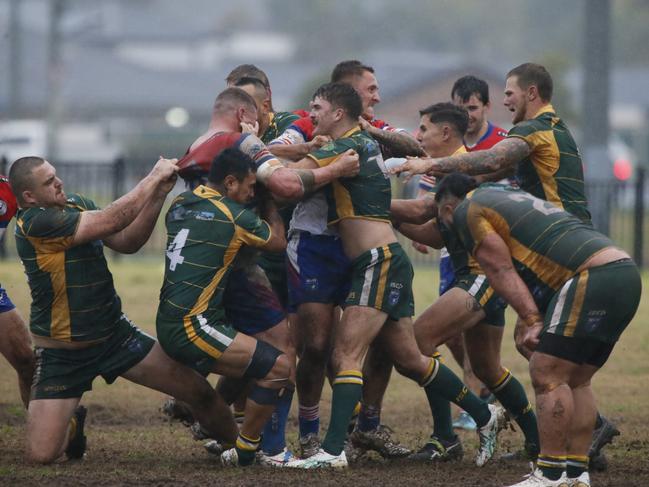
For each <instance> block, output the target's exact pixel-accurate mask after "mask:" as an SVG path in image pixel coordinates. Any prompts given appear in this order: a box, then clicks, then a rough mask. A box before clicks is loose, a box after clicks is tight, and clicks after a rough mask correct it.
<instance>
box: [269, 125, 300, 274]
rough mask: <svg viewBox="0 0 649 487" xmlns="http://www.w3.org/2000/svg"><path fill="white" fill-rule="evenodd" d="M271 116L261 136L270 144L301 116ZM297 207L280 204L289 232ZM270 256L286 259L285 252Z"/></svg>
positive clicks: (291, 204) (270, 254) (285, 226)
mask: <svg viewBox="0 0 649 487" xmlns="http://www.w3.org/2000/svg"><path fill="white" fill-rule="evenodd" d="M269 116H270V125H269V126H268V128H267V129H266V130H265V131H264V133H263V135H262V136H261V137H260V139H261V141H262V142H263V143H264V144H269V143H270V142H271V141H273V140H275V139H276V138H277V137H279V136H280V135H282V134H283V133H284V131H285V130H286V129H287V128H289V127H290V126H291V124H292V123H293V122H295V121H296V120H297V119H299V118H300V117H299V116H298V115H296V114H295V113H291V112H273V113H270V114H269ZM294 209H295V203H288V204H285V205H282V206H280V207H279V208H278V209H277V212H278V213H279V216H280V217H281V218H282V221H283V222H284V228H286V231H287V232H288V226H289V224H290V222H291V217H292V216H293V210H294ZM267 254H268V256H267V257H268V258H270V259H272V260H279V259H281V260H282V262H283V261H284V254H283V253H278V252H274V253H271V252H267Z"/></svg>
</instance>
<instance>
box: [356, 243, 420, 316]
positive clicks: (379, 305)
mask: <svg viewBox="0 0 649 487" xmlns="http://www.w3.org/2000/svg"><path fill="white" fill-rule="evenodd" d="M413 276H414V271H413V269H412V264H411V263H410V259H408V256H407V255H406V253H405V252H404V251H403V249H402V248H401V245H399V244H398V243H391V244H388V245H386V246H384V247H377V248H374V249H371V250H368V251H367V252H364V253H363V254H361V255H359V256H358V257H356V259H354V260H353V261H352V273H351V290H350V292H349V294H348V295H347V299H346V300H345V306H368V307H370V308H375V309H378V310H380V311H383V312H385V313H387V315H388V317H389V318H390V319H391V320H394V321H398V320H399V319H400V318H405V317H411V316H413V315H414V314H415V300H414V296H413V295H412V279H413Z"/></svg>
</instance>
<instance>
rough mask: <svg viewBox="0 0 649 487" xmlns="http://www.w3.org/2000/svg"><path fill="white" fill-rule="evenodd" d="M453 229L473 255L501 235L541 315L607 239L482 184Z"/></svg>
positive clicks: (543, 206) (548, 207)
mask: <svg viewBox="0 0 649 487" xmlns="http://www.w3.org/2000/svg"><path fill="white" fill-rule="evenodd" d="M453 228H454V229H455V232H456V234H457V235H458V237H459V239H460V241H461V242H462V244H463V245H464V247H465V248H466V249H467V250H469V251H470V252H471V253H474V252H475V249H476V248H477V247H478V246H479V245H480V243H481V242H482V241H483V240H484V238H485V237H486V236H487V235H489V234H491V233H497V234H498V235H499V236H500V237H501V238H502V239H503V241H504V242H505V244H506V245H507V247H509V251H510V253H511V255H512V259H513V262H514V265H515V267H516V270H517V272H518V273H519V275H520V276H521V278H522V279H523V281H524V282H525V284H526V285H527V287H528V288H529V290H530V292H531V294H532V296H533V297H534V300H535V301H536V303H537V305H538V306H539V309H540V310H541V311H543V310H544V309H545V307H546V306H547V304H548V301H549V299H550V298H551V297H552V295H553V294H554V293H555V292H556V291H557V290H558V289H559V288H560V287H561V286H562V285H563V284H564V283H565V282H566V281H568V280H569V279H570V278H571V277H573V276H574V274H575V273H576V271H577V269H578V268H579V267H580V266H581V265H582V264H583V263H584V262H586V261H587V260H588V259H589V258H590V257H592V256H593V255H595V254H596V253H597V252H599V251H600V250H602V249H604V248H606V247H610V246H613V245H614V244H613V242H612V241H611V240H610V239H609V238H608V237H606V236H604V235H602V234H601V233H599V232H597V231H595V230H594V229H593V228H592V227H591V226H590V225H589V224H587V223H584V222H582V221H581V220H579V219H578V218H576V217H575V216H573V215H571V214H570V213H568V212H566V211H564V210H562V209H561V208H559V207H557V206H554V205H552V204H550V203H548V202H547V201H544V200H542V199H539V198H536V197H534V196H532V195H531V194H529V193H526V192H524V191H520V190H515V189H512V188H508V187H504V186H495V185H494V186H492V185H482V186H480V187H479V188H478V189H476V190H475V191H473V192H471V193H469V194H468V195H467V198H466V199H465V200H464V201H463V202H462V203H461V204H459V205H458V207H457V208H456V209H455V212H454V214H453Z"/></svg>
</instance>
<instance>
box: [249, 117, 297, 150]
mask: <svg viewBox="0 0 649 487" xmlns="http://www.w3.org/2000/svg"><path fill="white" fill-rule="evenodd" d="M269 116H270V125H268V128H266V130H265V131H264V133H263V134H262V135H261V137H259V138H260V139H261V141H262V142H263V143H264V144H269V143H270V142H271V141H273V140H275V139H276V138H277V137H279V136H280V135H282V134H283V133H284V131H285V130H286V129H287V128H289V127H290V126H291V124H292V123H293V122H295V121H296V120H297V119H299V118H300V117H299V116H298V115H296V114H295V113H291V112H273V113H270V114H269Z"/></svg>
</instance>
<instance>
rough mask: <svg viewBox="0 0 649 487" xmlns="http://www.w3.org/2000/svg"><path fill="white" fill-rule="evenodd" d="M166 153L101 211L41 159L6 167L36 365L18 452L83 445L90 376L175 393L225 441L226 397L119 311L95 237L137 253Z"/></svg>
mask: <svg viewBox="0 0 649 487" xmlns="http://www.w3.org/2000/svg"><path fill="white" fill-rule="evenodd" d="M176 171H177V167H176V164H175V161H174V160H167V159H160V160H159V161H158V162H157V163H156V165H155V167H154V168H153V170H152V171H151V172H150V173H149V175H148V176H146V177H145V178H144V179H142V180H141V181H140V182H139V183H138V184H137V186H136V187H135V188H133V190H131V191H130V192H129V193H127V194H126V195H124V196H122V197H121V198H119V199H118V200H116V201H115V202H113V203H112V204H110V205H109V206H108V207H106V208H105V209H103V210H99V209H97V207H96V206H95V204H94V203H93V202H92V201H90V200H89V199H87V198H84V197H82V196H80V195H71V196H69V197H68V196H66V194H65V193H64V191H63V183H62V181H61V180H60V179H59V178H58V177H57V175H56V170H55V169H54V167H53V166H52V165H51V164H50V163H49V162H47V161H46V160H44V159H42V158H40V157H24V158H21V159H18V160H17V161H16V162H14V163H13V165H12V166H11V171H10V173H9V181H10V183H11V187H12V189H13V192H14V194H15V195H16V198H17V199H18V203H19V205H20V210H19V211H18V214H17V223H16V247H17V249H18V255H19V256H20V258H21V260H22V262H23V265H24V266H25V272H26V274H27V277H28V281H29V287H30V289H31V294H32V297H33V301H32V306H31V315H30V320H29V325H30V329H31V333H32V335H33V337H34V344H35V346H36V373H35V374H34V380H33V383H32V391H31V401H30V403H29V408H28V413H27V458H28V460H30V461H34V462H39V463H49V462H52V461H54V460H56V459H57V458H59V457H60V456H61V455H63V453H64V452H65V453H66V454H67V456H68V457H69V458H81V457H82V456H83V454H84V451H85V447H86V437H85V435H84V433H83V429H84V428H83V426H84V421H85V416H86V410H85V408H82V407H80V408H77V406H78V404H79V401H80V399H81V396H82V395H83V393H84V392H86V391H89V390H91V389H92V382H93V380H94V379H95V378H96V377H97V376H98V375H101V376H103V377H104V379H105V380H106V382H108V383H112V382H113V381H114V380H115V379H116V378H117V377H118V376H121V377H124V378H126V379H128V380H130V381H132V382H135V383H138V384H142V385H145V386H147V387H151V388H152V389H156V390H158V391H161V392H164V393H167V394H172V395H174V396H176V397H179V398H182V400H183V401H185V402H187V403H188V404H189V405H190V407H191V408H192V410H193V413H194V414H195V415H196V416H197V417H198V418H200V421H201V422H202V423H203V425H204V427H205V428H206V429H207V430H210V431H211V432H212V433H213V434H215V435H217V436H218V437H219V438H222V439H223V441H228V440H229V441H234V439H235V438H236V425H235V423H234V420H233V418H232V414H231V413H230V411H229V409H228V407H227V405H226V404H225V402H224V401H223V400H222V399H221V398H220V396H218V395H217V394H216V393H215V392H214V390H213V389H212V388H211V387H210V385H209V383H208V382H207V381H206V380H205V379H204V378H203V377H201V376H200V374H198V373H196V372H195V371H193V370H191V369H190V368H188V367H182V366H179V365H178V364H177V363H176V362H174V361H173V360H171V359H170V358H169V357H168V356H167V355H165V353H164V352H163V351H162V349H161V348H160V345H158V343H157V342H156V341H155V340H154V339H153V338H151V337H150V336H148V335H146V334H144V333H142V332H141V331H140V330H139V329H138V328H136V327H135V326H134V325H133V324H132V323H131V322H130V321H129V319H128V318H127V317H126V315H125V314H124V313H123V312H122V307H121V301H120V298H119V296H118V295H117V293H116V292H115V288H114V287H113V278H112V275H111V273H110V271H109V270H108V264H107V262H106V259H105V258H104V250H103V249H104V245H106V246H108V247H110V248H111V249H113V250H116V251H117V252H122V253H133V252H136V251H137V250H138V249H139V248H140V247H141V246H142V245H143V244H144V243H145V242H146V241H147V240H148V238H149V236H150V234H151V231H152V230H153V227H154V225H155V222H156V219H157V217H158V214H159V213H160V208H161V207H162V204H163V202H164V200H165V197H166V195H167V193H168V192H169V191H170V190H171V188H172V187H173V185H174V183H175V180H176Z"/></svg>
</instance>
